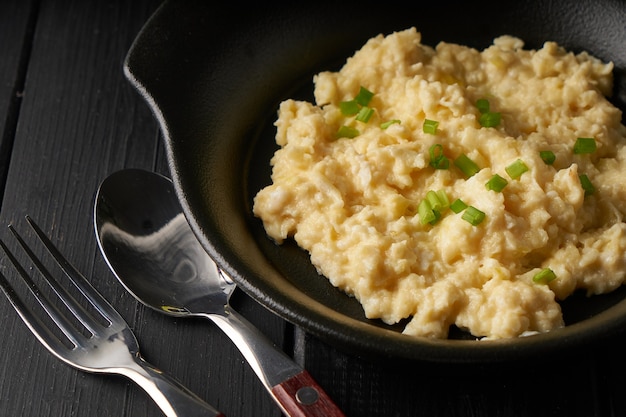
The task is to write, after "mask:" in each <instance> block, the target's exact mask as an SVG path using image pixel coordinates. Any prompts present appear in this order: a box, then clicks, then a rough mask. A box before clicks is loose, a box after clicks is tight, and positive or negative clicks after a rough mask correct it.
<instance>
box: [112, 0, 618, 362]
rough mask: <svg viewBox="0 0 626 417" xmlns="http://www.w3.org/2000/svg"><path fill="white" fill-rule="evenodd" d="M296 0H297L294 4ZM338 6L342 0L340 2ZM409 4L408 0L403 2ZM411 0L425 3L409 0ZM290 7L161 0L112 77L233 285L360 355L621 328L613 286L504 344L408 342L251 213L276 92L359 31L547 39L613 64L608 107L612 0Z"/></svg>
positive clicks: (614, 27) (292, 94)
mask: <svg viewBox="0 0 626 417" xmlns="http://www.w3.org/2000/svg"><path fill="white" fill-rule="evenodd" d="M296 3H299V4H297V5H295V4H296ZM344 3H346V4H344ZM415 3H420V2H415ZM422 3H424V2H422ZM489 4H491V5H492V6H490V7H488V8H487V7H483V6H482V5H481V3H480V2H464V1H457V2H455V1H438V2H428V3H426V4H425V5H421V6H413V8H409V9H407V8H406V7H407V6H406V5H403V4H402V3H401V2H397V4H396V3H394V2H393V1H387V2H383V4H382V5H381V3H380V2H378V3H372V4H368V3H367V2H363V1H361V2H357V3H351V2H338V1H334V2H325V1H315V2H289V3H288V4H286V5H284V6H283V7H282V8H279V7H271V6H267V5H266V6H265V7H259V6H252V8H250V7H247V6H243V5H242V6H241V7H239V8H238V7H236V5H232V4H231V5H229V6H228V7H226V8H225V7H224V6H219V5H214V4H210V3H209V2H207V1H180V0H179V1H166V2H165V3H164V4H163V5H162V6H161V7H160V8H159V9H158V10H157V11H156V13H155V14H154V15H153V16H152V17H151V19H150V20H149V21H148V22H147V23H146V25H145V27H144V28H143V29H142V31H141V32H140V34H139V35H138V37H137V39H136V40H135V42H134V44H133V45H132V47H131V49H130V51H129V53H128V56H127V58H126V61H125V66H124V69H125V73H126V75H127V77H128V78H129V80H130V81H131V82H132V83H133V85H134V86H135V87H136V88H137V89H138V90H139V91H140V93H141V94H142V96H143V97H144V98H145V99H146V100H147V102H148V103H149V105H150V107H151V109H152V110H153V112H154V114H155V116H156V117H157V118H158V121H159V123H160V126H161V129H162V131H163V134H164V138H165V143H166V148H167V155H168V160H169V163H170V169H171V173H172V176H173V180H174V182H175V186H176V190H177V193H178V196H179V198H180V200H181V202H182V204H183V207H184V211H185V214H186V216H187V218H188V220H189V222H190V223H191V225H192V228H193V229H194V231H195V233H196V234H197V236H198V238H199V239H200V241H201V242H202V244H203V245H204V247H205V248H206V250H207V251H208V252H209V253H210V255H211V256H212V257H213V258H214V259H215V261H216V262H217V263H218V264H219V266H220V267H221V268H223V269H224V270H225V271H227V272H228V273H229V274H230V275H231V276H232V277H233V278H234V279H235V280H236V282H237V283H238V284H239V285H240V287H241V288H243V290H244V291H245V292H247V293H248V294H249V295H251V296H252V297H253V298H254V299H256V300H257V301H259V302H260V303H262V304H263V305H265V306H266V307H267V308H269V309H270V310H272V311H273V312H275V313H276V314H278V315H280V316H282V317H283V318H285V319H286V320H288V321H290V322H292V323H295V324H296V325H299V326H302V327H303V328H304V329H306V330H307V331H308V332H310V333H312V334H314V335H316V336H318V337H320V338H322V339H324V340H325V341H327V342H329V343H331V344H333V345H335V346H336V347H338V348H340V349H343V350H345V351H348V352H351V353H355V354H359V355H363V356H366V357H371V358H383V359H384V358H396V359H400V360H410V361H429V362H446V363H480V362H486V361H490V362H498V361H512V360H518V359H523V358H529V357H531V356H534V355H543V357H545V355H547V354H550V353H556V352H559V351H561V350H562V349H569V348H576V347H582V346H586V345H588V344H590V343H593V342H596V341H599V340H602V339H603V338H604V337H606V336H610V335H611V334H614V333H615V332H617V331H618V330H619V329H621V328H625V327H626V301H624V300H623V299H624V297H625V295H626V291H625V290H624V289H621V290H618V291H616V292H615V293H613V294H610V295H606V296H599V297H594V298H591V299H586V297H585V296H584V295H574V296H572V297H571V298H570V299H568V300H566V301H565V302H564V303H563V310H564V314H565V319H566V322H567V324H568V325H567V326H566V327H565V328H563V329H559V330H555V331H553V332H551V333H549V334H545V335H538V336H533V337H527V338H520V339H516V340H507V341H494V342H484V341H481V342H478V341H475V340H464V339H468V338H469V337H467V335H464V334H463V333H462V332H460V331H458V332H457V331H454V330H453V331H452V334H453V337H454V339H452V340H429V339H423V338H412V337H408V336H403V335H401V334H400V333H399V328H397V327H394V326H386V325H384V324H382V323H380V322H378V321H375V320H367V319H365V318H364V315H363V313H362V309H361V307H360V305H359V304H358V303H357V302H356V301H355V300H354V299H351V298H349V297H347V296H346V295H344V294H343V293H341V292H340V291H338V290H337V289H335V288H333V287H332V286H330V284H329V283H328V282H327V280H326V279H325V278H323V277H320V276H318V275H317V273H316V271H315V269H314V268H313V267H312V266H311V264H310V262H309V260H308V255H307V254H306V253H305V252H303V251H302V250H300V249H298V248H297V247H296V246H295V245H294V244H293V243H292V242H288V243H286V244H284V245H282V246H277V245H275V244H274V243H272V242H271V241H270V240H269V239H268V238H267V237H266V235H265V233H264V231H263V228H262V225H261V223H260V221H259V220H258V219H256V218H254V216H253V215H252V214H251V201H252V197H253V196H254V195H255V194H256V192H257V191H258V190H259V189H260V188H261V187H263V186H264V185H266V184H268V183H269V182H270V172H271V170H270V165H269V160H270V157H271V156H272V154H273V153H274V151H275V150H276V145H275V142H274V133H275V131H274V128H273V125H272V123H273V121H274V119H275V117H276V110H277V107H278V104H279V102H280V101H282V100H283V99H286V98H300V99H307V100H312V89H313V84H312V77H313V75H314V74H315V73H317V72H319V71H322V70H337V69H339V68H340V66H341V65H342V63H343V62H344V61H345V59H346V58H347V57H348V56H350V55H352V54H353V53H354V51H355V50H356V49H358V48H360V47H361V46H362V44H363V43H364V42H365V41H366V40H367V39H368V38H370V37H372V36H375V35H377V34H379V33H383V34H388V33H390V32H392V31H398V30H403V29H406V28H408V27H411V26H415V27H416V28H417V29H418V31H421V32H422V34H423V43H425V44H429V45H432V46H434V45H436V44H437V43H438V42H439V41H446V42H455V43H460V44H465V45H469V46H472V47H476V48H479V49H482V48H484V47H487V46H488V45H489V44H490V43H491V41H492V40H493V38H494V37H497V36H499V35H502V34H510V35H515V36H519V37H521V38H522V39H524V40H525V41H526V47H529V48H538V47H541V45H542V44H543V42H544V41H547V40H553V41H557V42H559V43H560V44H561V45H563V46H564V47H566V48H568V49H570V50H572V51H574V52H579V51H581V50H588V51H590V52H592V53H593V54H594V55H596V56H597V57H599V58H601V59H603V60H606V61H608V60H612V61H613V62H614V63H615V65H616V81H615V85H616V87H615V94H614V96H613V100H614V102H615V103H616V104H617V105H618V106H620V108H625V106H624V103H625V102H626V78H625V77H624V72H623V71H624V69H625V68H626V27H625V25H624V22H625V21H626V6H624V5H623V4H622V3H621V2H620V1H618V0H582V1H564V0H563V1H559V0H554V1H547V0H542V1H535V2H526V3H525V2H513V3H511V5H507V3H506V2H498V3H497V4H496V3H493V2H489Z"/></svg>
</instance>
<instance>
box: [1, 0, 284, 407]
mask: <svg viewBox="0 0 626 417" xmlns="http://www.w3.org/2000/svg"><path fill="white" fill-rule="evenodd" d="M35 3H38V4H35V5H34V6H33V7H37V18H36V22H35V26H34V32H33V33H32V36H31V38H30V39H28V38H27V32H28V30H27V28H28V27H29V26H28V25H29V18H30V16H31V15H30V10H31V9H30V8H29V4H28V3H27V2H21V1H18V0H16V1H13V2H8V3H7V2H0V4H1V5H0V16H2V17H0V19H2V20H1V21H2V22H3V24H4V23H6V26H5V25H3V26H2V27H0V34H1V35H5V34H7V37H2V38H0V39H2V41H0V45H1V46H0V52H3V53H4V52H6V55H3V60H0V62H2V76H3V80H4V79H8V80H9V81H7V83H8V86H7V87H3V89H2V90H1V91H0V92H1V93H2V94H3V95H4V97H3V98H2V101H0V103H2V105H1V106H0V111H2V114H7V112H8V106H9V105H10V100H9V101H7V98H6V96H7V94H12V89H13V88H14V86H15V85H16V81H14V80H15V79H18V81H19V72H20V70H21V71H24V73H23V80H24V95H23V99H22V100H21V102H20V108H19V117H18V118H17V119H16V123H15V126H14V128H13V129H9V137H10V139H11V140H12V141H13V148H12V150H11V152H10V167H9V170H8V177H7V181H6V192H5V194H4V200H3V204H2V211H1V212H0V224H1V225H5V224H7V223H13V224H15V225H16V227H18V228H21V227H22V226H23V225H24V221H23V217H24V215H25V214H27V213H28V214H30V215H31V216H32V217H33V218H34V219H35V220H36V221H37V223H38V224H39V225H40V226H41V227H42V228H43V229H44V230H45V231H46V232H48V233H49V234H50V236H51V238H52V240H53V241H54V242H55V243H56V244H57V245H58V246H59V248H60V249H61V250H62V251H63V252H64V254H65V255H66V256H67V257H68V259H70V260H71V261H72V262H73V263H74V264H75V265H76V266H77V267H78V268H79V269H80V270H81V271H82V272H83V273H85V274H86V275H87V276H88V277H89V278H90V279H91V280H92V282H93V284H94V286H96V287H97V288H98V290H100V291H101V292H102V293H103V295H105V297H107V298H108V299H109V300H110V301H111V303H112V304H113V305H114V306H115V307H116V308H118V309H119V310H120V312H121V313H122V315H123V316H124V317H125V318H126V320H127V321H128V322H129V324H130V325H131V328H133V330H134V331H135V333H136V334H137V337H138V339H139V342H140V346H141V348H142V352H143V354H144V356H145V357H146V359H147V360H148V361H150V362H151V363H153V364H154V365H156V366H158V367H159V368H161V369H163V370H165V371H167V372H168V373H170V374H172V375H173V376H174V377H176V378H177V379H179V380H180V381H181V382H183V383H184V384H185V385H186V386H187V387H188V388H190V389H191V390H192V391H193V392H195V393H197V394H198V395H199V396H200V397H202V398H203V399H205V400H207V401H208V402H210V403H212V404H214V405H215V406H216V407H218V408H219V409H220V410H222V411H223V412H224V413H225V414H226V415H262V416H279V415H280V411H279V410H278V409H277V407H276V406H275V405H274V403H273V401H272V400H271V398H270V397H269V396H268V395H267V394H266V393H264V390H263V388H262V387H261V386H260V385H261V384H260V383H259V382H258V381H257V380H256V378H255V376H254V373H253V372H252V370H251V369H249V367H248V365H247V364H246V363H245V362H243V360H242V358H241V356H240V354H239V352H238V351H237V350H236V349H235V348H234V347H233V346H232V344H231V342H230V341H229V340H228V339H227V338H226V337H225V336H224V335H223V334H222V333H221V332H220V331H219V330H218V329H217V328H216V327H215V326H213V325H212V324H210V323H209V322H208V321H200V320H174V319H172V318H170V317H166V316H163V315H159V314H158V313H156V312H153V311H151V310H150V311H149V310H147V309H145V308H143V307H142V306H140V305H138V303H137V302H136V301H135V300H134V299H133V298H132V297H131V296H130V295H128V294H127V293H126V292H125V291H124V289H123V288H122V287H121V286H120V285H119V283H118V282H117V281H116V280H115V278H114V276H113V275H112V274H111V273H110V271H109V270H108V268H107V267H106V264H105V263H104V261H103V260H102V258H101V256H100V254H99V251H98V249H97V245H96V242H95V239H94V232H93V225H92V210H93V198H94V195H95V192H96V189H97V187H98V185H99V183H100V181H102V180H103V179H104V178H105V177H106V176H107V175H108V174H110V173H112V172H113V171H115V170H117V169H121V168H124V167H137V168H144V169H155V170H158V171H160V172H162V173H165V174H167V164H166V162H165V159H164V158H165V157H164V152H163V145H162V143H161V136H160V132H159V128H158V125H157V123H156V120H155V118H154V117H153V115H152V114H151V113H150V111H149V109H148V106H147V105H146V103H145V102H144V101H143V99H141V98H140V96H139V95H138V94H137V92H136V91H135V90H134V89H133V88H132V87H131V85H130V83H128V82H127V80H126V79H125V78H124V75H123V72H122V62H123V59H124V57H125V54H126V52H127V50H128V48H129V47H130V44H131V42H132V41H133V39H134V37H135V35H136V34H137V32H138V31H139V30H140V29H141V27H142V25H143V24H144V23H145V21H146V20H147V19H148V18H149V16H150V15H151V13H152V12H153V11H154V10H155V9H156V7H158V5H159V1H156V0H142V1H132V2H124V1H97V2H84V1H82V0H74V1H53V0H42V1H41V2H40V3H39V2H35ZM4 12H7V13H9V12H10V13H11V15H12V16H13V18H5V17H6V16H7V15H6V14H5V13H4ZM8 35H10V36H8ZM5 39H8V40H9V41H11V43H10V44H9V43H5ZM25 40H26V41H27V42H31V44H30V58H29V60H28V62H27V65H25V67H24V68H21V67H20V51H21V48H22V43H23V42H24V41H25ZM5 56H7V57H8V58H10V60H9V61H10V62H9V61H5V60H4V57H5ZM5 66H6V67H5ZM20 68H21V69H20ZM16 72H17V75H16ZM18 84H19V83H18ZM2 183H3V184H4V181H2ZM0 237H1V238H3V239H6V238H7V234H6V233H5V230H4V227H2V228H0ZM7 241H8V240H7ZM7 274H8V272H7ZM11 278H12V277H11V276H10V275H9V279H10V280H11ZM12 282H14V283H15V282H16V281H15V280H12ZM243 298H244V299H243V300H242V301H241V302H240V304H242V306H243V307H245V308H244V309H245V310H247V311H248V312H252V313H253V314H254V315H255V316H257V318H256V321H257V322H259V321H261V322H260V323H258V324H259V325H260V326H261V328H262V331H264V332H266V334H268V335H269V336H270V337H272V338H273V339H274V341H275V342H276V343H278V344H281V343H282V338H283V332H284V330H285V326H284V323H283V322H282V321H281V320H279V319H278V318H276V317H275V316H273V315H271V314H270V313H269V312H267V311H265V309H263V308H262V307H260V306H257V305H255V304H254V303H251V302H250V300H249V299H246V298H245V297H243ZM27 300H28V298H27ZM30 302H32V299H31V300H30ZM0 314H2V317H3V318H4V320H3V322H2V329H3V331H4V335H5V337H3V338H1V340H0V352H2V355H1V356H0V415H2V416H5V415H6V416H42V417H43V416H54V417H57V416H80V417H82V416H115V417H120V416H136V417H142V416H155V415H160V411H159V410H158V408H157V407H156V406H155V405H154V404H153V403H152V401H151V400H150V399H149V398H148V397H147V396H146V394H145V393H143V391H141V390H140V389H139V388H137V387H135V386H134V385H133V384H132V383H130V382H129V381H126V380H125V379H123V378H121V377H116V376H96V375H90V374H85V373H82V372H79V371H76V370H74V369H73V368H70V367H68V366H67V365H64V364H62V363H60V362H59V361H58V360H56V359H55V358H53V357H52V355H50V354H49V353H48V352H47V351H46V350H45V349H44V348H43V347H42V346H41V345H39V344H38V342H37V341H36V339H35V338H34V337H33V336H32V334H30V333H29V331H28V330H27V328H26V326H24V324H23V323H22V322H21V321H20V320H19V318H18V317H17V315H16V314H15V312H14V311H12V310H11V308H10V306H9V305H8V303H7V302H4V301H3V300H0Z"/></svg>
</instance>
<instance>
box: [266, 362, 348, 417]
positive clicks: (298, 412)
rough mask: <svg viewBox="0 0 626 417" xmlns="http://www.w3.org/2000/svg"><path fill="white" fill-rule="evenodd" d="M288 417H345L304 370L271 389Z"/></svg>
mask: <svg viewBox="0 0 626 417" xmlns="http://www.w3.org/2000/svg"><path fill="white" fill-rule="evenodd" d="M272 393H273V394H274V395H275V396H276V398H277V399H278V402H279V403H280V404H281V405H282V406H283V408H284V410H285V412H286V413H287V415H288V416H290V417H345V415H344V414H343V412H342V411H341V410H340V409H339V407H337V405H336V404H335V403H334V402H333V400H331V399H330V397H329V396H328V394H326V392H324V390H323V389H322V388H321V387H320V386H319V385H318V384H317V383H316V382H315V380H314V379H313V378H312V377H311V375H309V373H308V372H307V371H306V370H305V371H302V372H301V373H299V374H297V375H295V376H293V377H291V378H289V379H287V380H285V381H283V382H281V383H280V384H278V385H276V386H275V387H273V388H272Z"/></svg>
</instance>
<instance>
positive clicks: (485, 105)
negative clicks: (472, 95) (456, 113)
mask: <svg viewBox="0 0 626 417" xmlns="http://www.w3.org/2000/svg"><path fill="white" fill-rule="evenodd" d="M476 107H477V108H478V111H479V112H480V113H481V114H484V113H489V100H487V99H486V98H479V99H478V100H476Z"/></svg>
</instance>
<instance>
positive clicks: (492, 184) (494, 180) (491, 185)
mask: <svg viewBox="0 0 626 417" xmlns="http://www.w3.org/2000/svg"><path fill="white" fill-rule="evenodd" d="M508 183H509V182H508V181H507V180H506V179H505V178H502V177H501V176H500V175H498V174H493V177H491V178H490V179H489V181H487V183H486V184H485V187H487V189H488V190H491V191H495V192H496V193H499V192H500V191H502V190H504V187H506V185H507V184H508Z"/></svg>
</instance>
